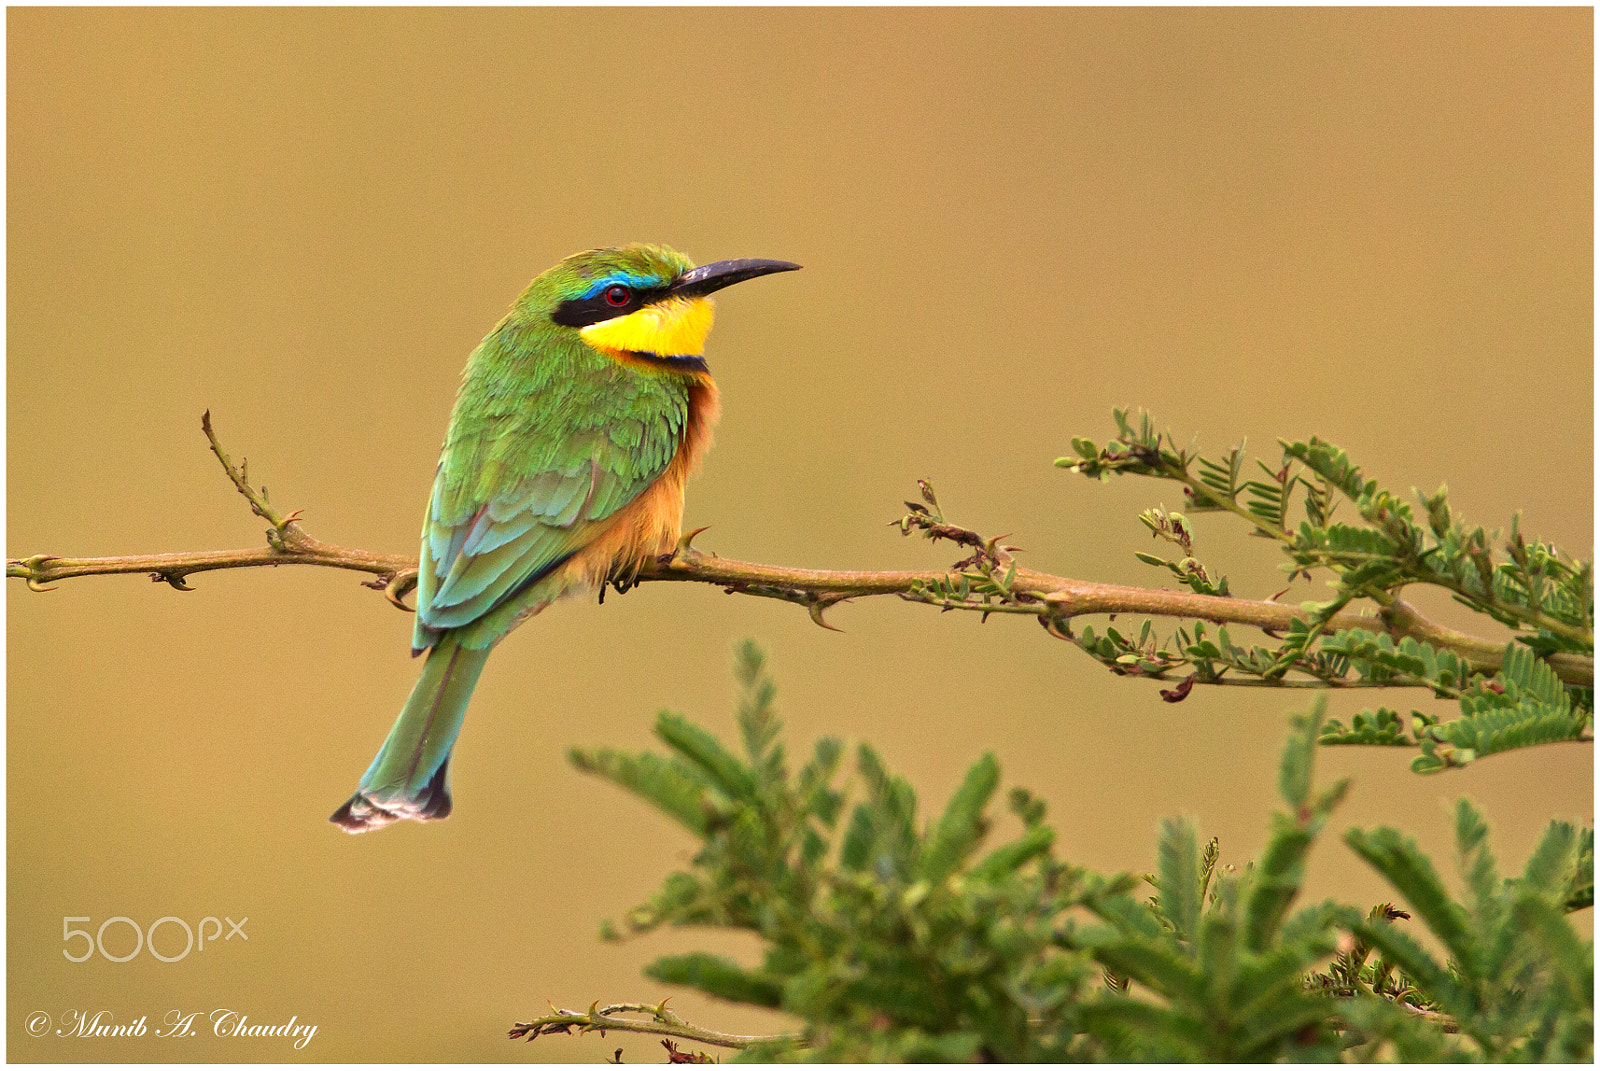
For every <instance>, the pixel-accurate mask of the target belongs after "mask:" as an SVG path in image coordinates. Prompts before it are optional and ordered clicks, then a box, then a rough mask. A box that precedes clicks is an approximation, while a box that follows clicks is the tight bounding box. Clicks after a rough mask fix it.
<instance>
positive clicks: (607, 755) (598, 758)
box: [567, 748, 708, 835]
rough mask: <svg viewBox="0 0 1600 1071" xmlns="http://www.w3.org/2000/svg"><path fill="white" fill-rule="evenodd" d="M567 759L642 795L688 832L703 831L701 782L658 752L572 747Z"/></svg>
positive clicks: (704, 806) (704, 805) (704, 801)
mask: <svg viewBox="0 0 1600 1071" xmlns="http://www.w3.org/2000/svg"><path fill="white" fill-rule="evenodd" d="M567 758H568V760H569V761H570V762H571V763H572V765H574V766H576V767H577V768H578V769H579V770H582V771H583V772H584V773H590V774H594V775H596V776H598V777H603V778H605V779H606V780H607V781H610V782H611V783H612V784H615V785H620V786H621V787H623V788H625V789H627V790H628V791H630V792H633V793H635V794H637V795H639V796H642V797H644V798H645V799H646V800H648V801H649V802H651V803H653V804H655V805H656V807H657V808H658V809H660V810H661V811H663V812H665V813H666V814H668V815H670V816H671V817H673V818H676V819H677V820H678V821H679V822H680V823H682V824H683V825H684V826H685V827H687V828H688V830H689V831H690V832H691V833H695V834H698V835H703V834H704V833H705V832H706V826H707V802H708V801H707V799H706V790H705V785H704V782H702V781H700V780H698V779H696V778H695V777H693V776H691V775H690V774H689V773H688V772H686V771H685V770H683V769H682V768H681V767H678V766H676V765H674V764H672V763H670V762H668V761H667V760H665V759H663V758H661V757H660V756H659V755H652V754H650V753H648V752H643V753H640V754H638V755H630V754H628V753H627V752H624V751H617V750H615V749H613V748H572V749H571V750H569V751H568V752H567Z"/></svg>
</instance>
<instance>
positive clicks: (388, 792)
mask: <svg viewBox="0 0 1600 1071" xmlns="http://www.w3.org/2000/svg"><path fill="white" fill-rule="evenodd" d="M799 266H800V265H798V264H790V263H788V262H787V261H782V260H722V261H718V262H717V263H715V264H707V265H705V266H704V267H700V268H696V267H695V266H694V265H693V264H691V263H690V262H689V260H688V258H686V257H684V256H683V255H682V254H680V253H676V252H674V251H672V250H671V249H666V248H664V247H662V246H653V245H630V246H624V247H622V248H620V249H592V250H590V251H588V252H586V253H578V254H576V255H574V256H570V257H568V258H567V259H566V260H564V261H562V262H561V263H560V264H557V265H556V266H555V267H553V268H551V269H550V270H549V271H547V272H545V273H544V274H543V275H541V276H539V277H538V278H537V279H535V280H534V281H533V282H532V283H531V284H529V286H528V289H527V290H525V291H524V292H523V294H522V296H521V297H520V298H518V299H517V301H516V304H514V305H513V306H512V307H511V312H510V313H509V314H508V315H507V316H506V318H505V319H503V320H501V321H500V323H499V325H498V326H497V327H495V329H494V330H493V331H491V332H490V333H489V336H488V337H487V338H485V339H484V340H483V341H482V342H481V343H479V345H478V348H477V349H475V350H473V351H472V356H471V357H469V358H468V359H467V368H466V371H465V372H464V373H463V375H462V382H461V391H460V393H459V394H457V396H456V404H455V410H454V411H453V412H452V413H451V416H450V430H449V431H448V432H446V434H445V440H444V450H443V452H442V454H441V456H440V458H439V468H438V472H437V474H436V475H435V477H434V481H433V494H432V497H431V498H430V499H429V500H428V510H427V514H426V516H425V517H424V519H423V522H422V561H421V566H420V570H421V571H420V572H419V574H418V577H417V621H416V629H415V632H414V634H413V639H412V641H411V647H412V653H413V654H421V653H422V652H423V651H427V652H428V660H427V663H426V664H425V665H424V666H423V669H422V675H421V677H419V678H418V679H417V683H416V686H415V687H413V688H412V689H411V697H410V698H409V699H407V700H406V705H405V707H404V708H403V709H402V710H401V711H400V717H399V718H398V719H397V720H396V721H395V723H394V728H392V729H390V730H389V737H388V739H386V740H385V741H384V742H383V747H382V748H380V749H379V751H378V757H377V758H375V759H373V760H372V765H371V766H369V767H368V768H367V772H366V774H365V776H363V777H362V778H361V785H360V787H359V788H358V789H357V790H356V794H355V795H354V796H352V797H350V801H349V802H348V803H346V804H345V805H344V806H343V807H340V808H339V809H338V810H337V811H336V812H334V815H333V818H332V821H334V822H336V823H338V824H339V825H340V826H342V827H344V829H346V830H347V831H349V832H351V833H364V832H366V831H367V830H369V829H378V828H380V827H382V826H386V825H388V824H389V823H390V822H394V821H397V820H399V819H402V818H410V819H413V820H415V821H419V822H426V821H429V820H431V819H435V818H444V817H445V816H447V815H448V814H449V813H450V792H449V788H448V786H447V784H446V781H447V776H448V775H447V771H448V769H449V765H450V748H451V747H452V746H453V745H454V744H455V741H456V734H457V733H459V732H460V731H461V719H462V716H463V715H464V714H465V713H466V709H467V701H468V700H469V699H470V698H471V697H472V689H473V686H474V685H476V684H477V682H478V674H479V673H481V672H482V671H483V664H484V662H486V661H487V660H488V658H489V651H490V650H491V649H492V648H493V647H494V645H495V644H496V643H497V642H499V640H500V639H501V637H503V636H505V634H506V633H508V632H510V631H511V630H512V629H513V628H515V627H516V626H517V625H518V624H520V623H521V622H523V621H524V620H526V619H527V618H529V617H532V616H533V615H534V614H536V613H538V612H539V611H540V610H543V609H544V608H545V607H546V606H548V605H549V604H550V603H551V601H553V600H554V599H557V598H559V597H561V596H562V595H565V594H569V593H574V592H579V591H593V590H594V589H595V588H596V587H597V586H599V585H601V584H604V583H605V582H606V579H607V578H608V577H616V576H619V575H625V574H626V573H627V572H629V571H632V570H635V569H637V568H638V566H639V565H640V564H642V563H643V562H645V561H647V560H648V559H650V558H651V557H653V556H656V555H662V554H667V553H670V552H672V551H673V550H674V549H675V548H676V547H677V543H678V537H679V533H680V530H681V528H682V521H683V485H684V481H685V480H686V479H687V478H688V476H689V473H690V472H691V471H692V470H693V469H694V467H695V466H696V464H697V463H698V462H699V460H700V457H701V455H702V454H704V453H705V450H706V448H707V447H708V446H709V445H710V443H711V428H712V425H713V424H714V423H715V422H716V419H717V411H718V406H717V388H716V384H714V383H713V382H712V380H711V374H710V372H708V371H707V369H706V361H705V356H704V352H705V350H704V347H705V340H706V334H707V333H708V332H709V331H710V330H711V317H712V307H711V299H710V296H709V295H710V294H712V293H713V292H714V291H717V290H721V289H722V288H723V287H725V286H731V285H732V284H734V283H738V282H743V281H744V280H746V279H754V278H756V277H757V276H759V275H768V274H771V273H772V272H780V271H793V270H794V269H796V268H798V267H799Z"/></svg>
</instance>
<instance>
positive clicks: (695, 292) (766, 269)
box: [667, 260, 800, 297]
mask: <svg viewBox="0 0 1600 1071" xmlns="http://www.w3.org/2000/svg"><path fill="white" fill-rule="evenodd" d="M799 267H800V265H798V264H791V263H789V262H788V261H787V260H719V261H717V262H716V263H715V264H702V265H701V266H700V267H698V268H692V269H690V270H689V271H686V272H684V273H683V274H682V275H680V276H679V277H678V281H677V282H675V283H673V284H672V286H671V287H669V288H668V291H667V292H668V293H669V294H671V295H672V296H673V297H704V296H705V295H707V294H710V293H714V292H715V291H718V290H721V289H722V288H723V287H725V286H732V285H733V284H734V283H742V282H744V281H745V280H746V279H754V278H755V277H756V276H758V275H771V274H772V273H773V272H779V271H796V270H798V269H799Z"/></svg>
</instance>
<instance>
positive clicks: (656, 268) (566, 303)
mask: <svg viewBox="0 0 1600 1071" xmlns="http://www.w3.org/2000/svg"><path fill="white" fill-rule="evenodd" d="M799 266H800V265H798V264H790V263H789V262H788V261H784V260H721V261H718V262H716V263H715V264H707V265H705V266H704V267H701V268H696V267H695V266H694V264H693V262H691V261H690V260H689V258H688V257H686V256H684V255H683V254H682V253H679V252H677V251H676V250H672V249H668V248H667V247H666V246H660V245H643V244H634V245H625V246H621V247H619V248H612V249H589V250H586V251H584V252H582V253H574V254H573V255H572V256H570V257H568V258H567V259H566V260H563V261H562V262H561V263H560V264H557V265H556V266H555V267H553V268H551V269H550V270H549V271H547V272H545V273H544V274H543V275H541V276H539V277H538V278H537V279H535V280H534V281H533V283H532V284H531V285H530V286H529V287H528V289H527V291H526V292H525V293H524V294H523V295H522V298H521V300H519V301H518V302H517V307H518V310H519V311H520V312H521V313H522V314H523V315H524V316H529V317H536V316H538V317H544V318H546V319H547V320H548V321H549V322H550V323H552V324H555V325H556V326H557V328H558V329H559V328H566V329H568V330H572V331H576V332H577V333H578V334H579V335H580V336H582V338H583V340H584V341H585V342H587V343H588V344H589V345H590V346H593V347H594V348H595V349H597V350H600V351H601V352H602V353H605V354H606V355H607V356H610V357H613V358H616V359H634V358H637V357H645V358H649V359H652V360H656V361H673V360H681V361H684V362H687V363H691V364H702V365H703V362H701V360H700V358H701V357H702V355H703V354H704V352H705V341H706V335H707V334H709V333H710V331H711V320H712V306H711V299H710V297H709V295H710V294H712V293H713V292H714V291H717V290H721V289H722V288H723V287H725V286H731V285H733V284H734V283H738V282H743V281H744V280H746V279H754V278H756V277H757V276H759V275H770V274H772V273H773V272H780V271H793V270H794V269H796V268H798V267H799Z"/></svg>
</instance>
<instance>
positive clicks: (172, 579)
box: [150, 569, 194, 591]
mask: <svg viewBox="0 0 1600 1071" xmlns="http://www.w3.org/2000/svg"><path fill="white" fill-rule="evenodd" d="M150 580H151V581H152V582H153V583H156V584H171V585H172V586H173V587H174V588H175V589H177V590H178V591H193V590H194V588H192V587H190V586H189V582H188V581H187V580H185V579H184V574H183V573H181V572H179V571H177V570H176V569H174V570H172V571H171V572H165V573H163V572H154V573H151V574H150Z"/></svg>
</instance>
